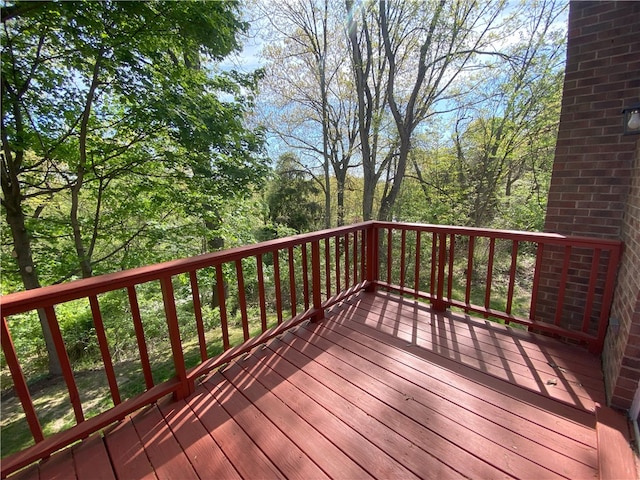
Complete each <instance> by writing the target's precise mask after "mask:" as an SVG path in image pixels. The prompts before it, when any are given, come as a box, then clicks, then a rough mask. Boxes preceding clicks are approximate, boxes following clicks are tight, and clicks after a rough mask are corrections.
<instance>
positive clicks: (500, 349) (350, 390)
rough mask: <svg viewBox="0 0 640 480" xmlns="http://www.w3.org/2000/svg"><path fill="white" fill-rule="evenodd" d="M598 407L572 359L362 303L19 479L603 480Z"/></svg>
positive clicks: (366, 298)
mask: <svg viewBox="0 0 640 480" xmlns="http://www.w3.org/2000/svg"><path fill="white" fill-rule="evenodd" d="M552 378H553V379H556V381H555V382H551V383H547V381H548V380H549V379H552ZM603 395H604V393H603V384H602V374H601V372H600V367H599V363H598V359H597V358H596V357H593V356H592V355H590V354H588V353H587V352H586V351H585V350H582V349H580V348H578V347H575V346H572V345H565V344H562V343H560V342H558V341H556V340H555V339H552V338H549V337H544V336H540V335H536V334H534V333H531V332H527V331H523V330H517V329H512V328H509V327H506V326H504V325H498V324H494V323H490V322H486V321H485V320H482V319H475V318H472V317H469V316H466V315H464V314H462V313H455V312H446V313H444V314H441V313H434V312H432V311H431V310H430V308H429V307H428V306H427V305H425V304H422V303H418V302H415V301H414V300H411V299H402V298H400V297H398V296H395V295H391V294H385V293H378V294H369V293H367V294H365V293H362V294H359V295H357V296H356V297H352V298H351V299H349V300H348V301H347V302H344V303H343V304H341V305H339V306H336V307H334V308H333V309H332V311H330V312H327V316H326V318H325V320H323V321H321V322H319V323H305V324H303V325H301V326H299V327H296V328H294V329H291V330H289V331H287V332H285V333H283V334H282V335H280V336H279V337H276V338H275V339H273V340H271V341H270V342H269V343H267V344H266V345H263V346H260V347H258V348H256V349H254V350H253V352H251V354H250V355H247V356H246V357H244V358H242V359H239V360H237V361H235V362H232V363H231V364H230V365H228V366H227V367H226V368H225V369H224V370H221V371H217V372H212V373H211V374H209V375H208V376H206V377H204V378H203V379H201V380H200V382H199V383H198V384H197V385H196V391H195V393H194V394H193V395H192V396H191V397H189V398H188V399H186V400H180V401H173V400H171V399H170V398H166V399H163V400H162V401H161V402H159V403H158V404H157V405H152V406H149V407H147V408H145V409H142V410H141V411H139V412H136V413H134V414H132V415H131V416H129V417H127V418H126V419H125V420H123V421H122V422H119V424H117V425H116V426H114V427H111V428H108V429H106V430H105V431H104V432H103V434H95V435H93V436H91V437H90V438H89V439H87V440H85V441H83V442H81V443H80V444H78V445H76V446H74V447H72V448H69V449H67V450H64V451H62V452H60V453H57V454H55V455H53V456H52V457H51V458H50V459H48V460H46V461H42V462H40V464H39V465H34V466H32V467H30V468H28V469H26V470H24V471H22V472H19V473H18V476H19V477H16V478H21V479H36V478H42V479H45V478H78V479H80V480H82V479H83V478H101V479H102V478H104V479H105V480H106V479H109V478H118V479H133V480H136V479H142V478H145V479H154V478H157V479H163V478H181V479H182V478H203V479H205V478H206V479H208V478H225V479H226V478H247V479H253V478H300V479H303V478H304V479H307V478H314V479H315V478H358V479H366V478H402V479H409V478H437V479H440V478H460V477H470V478H570V479H573V478H581V479H582V478H598V475H599V473H601V472H607V471H612V470H611V469H607V468H606V466H604V465H602V461H603V460H602V459H607V458H617V457H616V456H615V455H613V456H611V455H607V454H604V455H603V454H602V453H603V450H602V449H603V448H606V445H605V446H603V445H600V446H599V445H598V436H597V429H596V415H595V409H596V405H598V404H600V403H601V402H602V398H603ZM103 435H104V437H103ZM598 447H600V449H601V450H600V452H599V451H598ZM91 473H93V476H91Z"/></svg>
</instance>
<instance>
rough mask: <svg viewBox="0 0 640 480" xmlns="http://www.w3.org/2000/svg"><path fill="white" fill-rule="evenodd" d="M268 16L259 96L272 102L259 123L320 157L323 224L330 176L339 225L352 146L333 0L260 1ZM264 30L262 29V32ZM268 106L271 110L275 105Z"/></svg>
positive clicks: (351, 111) (347, 84) (314, 159)
mask: <svg viewBox="0 0 640 480" xmlns="http://www.w3.org/2000/svg"><path fill="white" fill-rule="evenodd" d="M260 5H261V8H262V9H263V11H264V13H265V15H266V16H267V17H268V19H269V32H270V33H271V35H270V36H268V38H269V39H270V40H271V43H270V44H269V45H268V46H267V47H265V49H264V52H263V54H264V56H265V58H266V59H267V62H268V63H267V66H266V69H267V75H266V76H265V79H264V81H263V83H262V86H263V88H262V89H261V90H262V92H263V94H264V95H265V96H267V97H268V98H269V100H270V105H269V106H268V110H267V112H266V113H265V115H264V121H266V122H267V123H268V125H269V129H270V130H271V131H273V132H274V133H275V134H276V135H277V136H278V137H279V138H280V139H281V141H283V142H284V144H285V145H286V146H287V148H296V149H297V150H298V151H300V152H301V154H305V155H306V156H307V158H309V161H306V160H304V159H301V160H302V161H301V164H300V166H301V168H304V166H305V165H308V167H307V168H308V169H309V171H310V172H312V171H313V170H314V166H315V164H317V163H318V162H319V163H320V166H321V170H322V179H319V180H318V183H319V184H320V185H321V186H322V189H323V192H324V198H325V207H324V212H325V213H324V224H325V227H327V228H328V227H329V226H330V223H331V217H330V212H331V208H332V205H331V201H332V198H333V195H332V192H331V182H330V178H331V175H332V174H333V176H334V177H335V178H336V183H337V196H336V201H337V224H338V225H342V224H343V223H344V191H345V182H346V178H347V173H348V170H349V169H350V168H353V166H354V165H353V153H354V149H355V147H356V140H357V130H356V128H355V104H354V103H353V101H352V90H353V88H352V83H351V79H350V78H349V76H348V75H345V72H344V70H345V68H346V65H345V63H346V60H347V59H346V57H345V56H344V55H343V51H344V46H345V44H344V35H343V26H342V24H341V22H340V18H341V17H342V16H343V15H341V12H340V11H339V9H340V6H341V4H340V3H339V2H338V1H337V0H305V1H302V2H286V1H281V2H276V3H274V2H273V1H270V2H266V3H261V4H260ZM265 36H267V35H265ZM274 106H275V107H276V108H274Z"/></svg>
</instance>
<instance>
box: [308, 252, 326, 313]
mask: <svg viewBox="0 0 640 480" xmlns="http://www.w3.org/2000/svg"><path fill="white" fill-rule="evenodd" d="M328 260H329V259H328V258H327V259H325V261H328ZM311 284H312V290H313V310H314V314H313V316H312V317H311V321H312V322H319V321H320V320H322V319H323V318H324V308H322V285H321V278H320V240H314V241H313V242H311Z"/></svg>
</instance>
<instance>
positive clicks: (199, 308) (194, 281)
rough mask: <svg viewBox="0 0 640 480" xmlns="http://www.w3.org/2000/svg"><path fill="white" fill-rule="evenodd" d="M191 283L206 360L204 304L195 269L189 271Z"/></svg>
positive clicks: (194, 310) (200, 339) (199, 343)
mask: <svg viewBox="0 0 640 480" xmlns="http://www.w3.org/2000/svg"><path fill="white" fill-rule="evenodd" d="M189 282H190V284H191V298H192V299H193V314H194V316H195V319H196V329H197V331H198V345H199V347H200V359H201V360H202V361H203V362H204V361H205V360H206V359H207V358H208V355H207V341H206V339H205V336H204V321H203V320H202V305H201V304H200V288H199V287H198V275H197V273H196V271H195V270H191V271H190V272H189Z"/></svg>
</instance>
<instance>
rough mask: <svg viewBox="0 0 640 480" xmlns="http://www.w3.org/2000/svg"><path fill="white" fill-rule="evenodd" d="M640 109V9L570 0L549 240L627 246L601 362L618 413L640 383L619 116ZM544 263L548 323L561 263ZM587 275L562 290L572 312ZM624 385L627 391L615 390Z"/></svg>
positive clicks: (628, 182) (630, 147) (542, 306)
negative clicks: (554, 236)
mask: <svg viewBox="0 0 640 480" xmlns="http://www.w3.org/2000/svg"><path fill="white" fill-rule="evenodd" d="M639 101H640V2H610V1H602V2H595V1H572V2H571V3H570V11H569V37H568V43H567V64H566V74H565V82H564V92H563V99H562V110H561V117H560V127H559V132H558V141H557V144H556V153H555V162H554V167H553V176H552V180H551V186H550V192H549V201H548V206H547V217H546V221H545V231H550V232H557V233H562V234H567V235H584V236H595V237H603V238H613V239H623V240H624V241H625V242H627V249H626V250H625V252H624V254H623V266H622V269H621V273H620V279H619V286H618V288H617V291H616V293H615V297H614V309H613V311H614V317H615V315H618V317H616V318H618V319H619V321H620V324H619V327H615V325H614V326H612V327H610V329H609V333H608V338H607V341H606V350H605V353H604V355H603V358H604V361H605V372H606V373H607V375H608V376H607V388H608V393H609V399H610V400H612V401H613V402H614V403H615V404H616V405H617V406H622V407H623V408H628V405H627V395H628V393H629V392H628V388H627V387H628V384H627V383H626V381H627V380H629V379H630V380H633V379H634V378H635V382H636V384H637V379H638V371H639V370H640V359H639V358H640V357H638V356H637V355H638V349H639V346H640V343H638V340H639V339H640V313H639V312H640V310H639V307H640V304H639V303H640V302H639V297H638V285H637V283H634V278H632V277H634V275H633V273H629V272H634V271H635V272H636V274H635V277H636V278H637V277H638V276H639V275H638V273H637V272H640V267H639V264H638V263H637V261H638V257H637V256H636V254H637V251H636V253H630V252H631V251H632V250H631V247H630V246H629V242H631V243H633V239H635V240H638V236H639V235H640V233H639V230H638V220H637V219H638V217H637V203H635V205H636V207H633V206H632V204H633V203H634V202H637V196H636V197H634V195H636V193H637V192H636V190H635V188H636V187H635V183H633V185H634V187H633V188H634V190H632V179H634V178H635V180H633V181H634V182H636V183H637V176H638V173H637V172H638V168H639V167H638V165H637V164H634V152H635V151H636V142H637V140H638V136H637V135H634V136H623V135H622V132H623V116H622V113H621V111H622V109H623V108H624V107H626V106H629V105H632V104H635V103H638V102H639ZM630 192H631V195H630ZM634 192H636V193H634ZM628 200H629V201H630V203H629V206H627V202H628ZM634 215H635V216H634ZM548 255H549V257H548V259H549V261H546V262H545V265H547V270H546V271H545V272H543V275H542V286H541V290H540V297H539V301H538V304H537V306H536V313H537V317H539V319H541V320H545V319H548V318H553V316H554V314H555V295H556V294H557V288H558V275H557V272H554V270H553V269H554V268H557V263H555V262H554V261H553V260H552V258H553V256H554V255H557V252H548ZM588 268H589V267H588V266H586V265H585V266H584V267H581V266H580V265H577V266H576V267H575V269H573V271H574V272H575V275H573V276H572V278H570V279H569V284H568V285H567V292H570V293H571V295H570V297H569V298H568V302H569V305H572V304H576V303H578V304H579V303H580V302H582V301H583V298H584V293H583V291H582V286H581V278H582V277H583V274H584V273H583V272H586V271H588ZM634 269H635V270H634ZM624 272H627V274H626V276H625V273H624ZM625 279H626V280H625ZM566 310H567V311H566V312H563V325H564V326H566V327H568V328H571V326H572V323H574V322H577V321H579V320H576V319H574V318H573V317H572V312H571V309H570V308H567V309H566ZM627 332H628V333H629V334H630V335H627ZM634 335H637V336H634ZM634 354H635V355H636V357H633V355H634ZM634 358H635V360H634ZM616 372H617V373H616ZM623 380H624V381H623ZM622 381H623V383H624V385H626V386H623V385H622V384H620V385H619V383H618V382H622ZM616 392H617V393H616ZM632 394H633V392H631V395H632ZM630 399H631V397H628V401H629V402H630Z"/></svg>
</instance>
